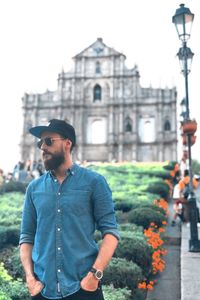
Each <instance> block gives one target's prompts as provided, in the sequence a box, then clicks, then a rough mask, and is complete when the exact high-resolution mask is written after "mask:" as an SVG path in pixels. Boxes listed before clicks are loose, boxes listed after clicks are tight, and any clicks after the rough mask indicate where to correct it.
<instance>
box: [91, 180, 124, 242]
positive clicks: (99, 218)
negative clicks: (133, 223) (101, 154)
mask: <svg viewBox="0 0 200 300" xmlns="http://www.w3.org/2000/svg"><path fill="white" fill-rule="evenodd" d="M93 184H94V185H93V193H92V200H93V207H94V217H95V221H96V224H97V230H99V231H100V232H101V234H102V236H103V237H104V236H105V234H108V233H109V234H112V235H114V236H115V237H116V238H117V239H119V231H118V226H117V222H116V217H115V210H114V203H113V200H112V192H111V190H110V187H109V185H108V183H107V181H106V180H105V178H104V177H103V176H102V175H98V176H97V177H96V178H95V182H94V183H93Z"/></svg>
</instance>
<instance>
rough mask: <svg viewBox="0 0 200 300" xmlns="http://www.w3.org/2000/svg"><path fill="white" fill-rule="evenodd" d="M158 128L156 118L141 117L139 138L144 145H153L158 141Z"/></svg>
mask: <svg viewBox="0 0 200 300" xmlns="http://www.w3.org/2000/svg"><path fill="white" fill-rule="evenodd" d="M155 129H156V127H155V118H154V117H150V116H149V117H148V116H147V117H145V116H144V117H140V120H139V137H140V141H141V142H142V143H153V142H155V140H156V134H155V132H156V130H155Z"/></svg>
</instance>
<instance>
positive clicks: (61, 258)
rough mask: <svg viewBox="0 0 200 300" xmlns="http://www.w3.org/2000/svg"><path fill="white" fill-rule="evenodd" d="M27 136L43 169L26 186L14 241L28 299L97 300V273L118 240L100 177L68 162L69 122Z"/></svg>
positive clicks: (72, 143)
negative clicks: (34, 143)
mask: <svg viewBox="0 0 200 300" xmlns="http://www.w3.org/2000/svg"><path fill="white" fill-rule="evenodd" d="M30 133H31V134H33V135H34V136H36V137H37V138H39V139H40V140H39V141H38V147H39V149H41V151H42V157H43V162H44V165H45V169H46V171H47V172H45V173H44V174H43V175H42V176H40V177H39V178H37V179H35V180H33V181H32V182H31V183H30V184H29V186H28V188H27V192H26V196H25V203H24V209H23V216H22V224H21V233H20V241H19V243H20V258H21V262H22V265H23V268H24V271H25V275H26V282H27V286H28V289H29V292H30V294H31V296H32V299H37V300H39V299H66V300H103V299H104V297H103V292H102V288H101V279H102V277H103V271H104V270H105V268H106V267H107V266H108V264H109V262H110V260H111V258H112V256H113V254H114V251H115V249H116V247H117V244H118V239H119V233H118V229H117V223H116V218H115V212H114V205H113V201H112V196H111V190H110V188H109V186H108V184H107V182H106V180H105V178H104V177H103V176H102V175H100V174H98V173H96V172H94V171H91V170H89V169H86V168H83V167H81V166H79V165H77V164H75V163H73V160H72V150H73V148H74V146H75V143H76V136H75V130H74V128H73V127H72V126H71V125H70V124H68V123H66V122H65V121H63V120H58V119H53V120H51V121H50V123H49V124H48V125H47V126H36V127H33V128H31V129H30ZM96 229H97V230H99V231H100V232H101V234H102V243H101V245H100V247H98V245H97V243H96V242H95V239H94V233H95V230H96Z"/></svg>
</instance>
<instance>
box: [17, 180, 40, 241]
mask: <svg viewBox="0 0 200 300" xmlns="http://www.w3.org/2000/svg"><path fill="white" fill-rule="evenodd" d="M31 190H32V188H31V185H29V186H28V188H27V191H26V194H25V200H24V206H23V212H22V222H21V230H20V239H19V244H23V243H30V244H34V239H35V232H36V224H37V220H36V219H37V218H36V210H35V207H34V204H33V201H32V197H31Z"/></svg>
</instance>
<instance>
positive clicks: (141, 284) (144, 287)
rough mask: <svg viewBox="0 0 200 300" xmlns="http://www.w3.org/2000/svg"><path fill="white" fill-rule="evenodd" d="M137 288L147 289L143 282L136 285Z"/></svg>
mask: <svg viewBox="0 0 200 300" xmlns="http://www.w3.org/2000/svg"><path fill="white" fill-rule="evenodd" d="M138 288H139V289H146V288H147V284H146V282H145V281H143V282H140V283H139V284H138Z"/></svg>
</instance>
